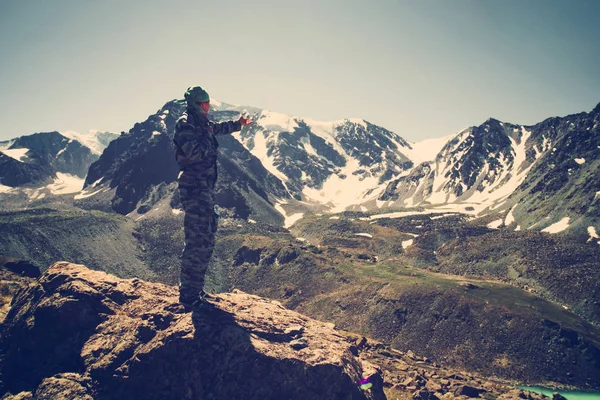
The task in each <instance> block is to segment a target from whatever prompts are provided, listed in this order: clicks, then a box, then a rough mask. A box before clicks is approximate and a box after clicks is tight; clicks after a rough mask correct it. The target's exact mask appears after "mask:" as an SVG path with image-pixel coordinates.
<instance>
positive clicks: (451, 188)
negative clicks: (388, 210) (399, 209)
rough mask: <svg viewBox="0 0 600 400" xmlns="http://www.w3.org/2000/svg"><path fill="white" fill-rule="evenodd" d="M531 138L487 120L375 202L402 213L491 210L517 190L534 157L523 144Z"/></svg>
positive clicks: (518, 129) (395, 183) (523, 130)
mask: <svg viewBox="0 0 600 400" xmlns="http://www.w3.org/2000/svg"><path fill="white" fill-rule="evenodd" d="M530 135H531V131H529V130H528V128H527V127H524V126H517V125H512V124H507V123H503V122H500V121H498V120H495V119H492V118H490V119H488V120H487V121H486V122H484V123H483V124H482V125H480V126H477V127H471V128H468V129H465V130H463V131H461V132H459V133H457V134H456V135H454V136H453V137H451V138H450V140H449V141H448V142H447V143H446V145H445V146H444V147H443V148H442V149H441V151H440V152H439V153H438V155H437V156H436V157H435V159H434V160H433V161H431V162H425V163H423V164H421V165H419V166H418V167H417V168H415V169H413V170H412V171H411V172H410V173H409V174H408V175H406V176H403V177H400V178H398V179H396V180H394V181H392V182H390V184H389V185H388V187H387V188H386V190H385V192H384V194H383V195H382V196H381V197H380V200H386V201H389V200H394V201H398V203H397V204H396V205H400V206H405V207H412V206H418V205H440V204H448V203H461V204H468V205H470V206H471V207H474V208H475V209H476V210H477V211H481V210H482V209H484V208H486V207H488V206H489V207H494V206H495V205H496V204H497V203H498V202H499V201H502V200H505V199H506V197H507V196H509V195H510V194H511V193H512V192H513V191H514V190H515V189H516V188H517V187H518V186H519V184H520V183H521V182H522V181H523V179H524V178H525V177H526V175H527V172H528V170H529V167H530V166H531V164H532V163H533V162H534V161H535V160H536V155H538V156H539V154H538V153H537V152H536V150H535V149H534V147H533V146H532V145H531V143H528V142H527V140H528V139H529V137H530ZM528 155H529V156H528Z"/></svg>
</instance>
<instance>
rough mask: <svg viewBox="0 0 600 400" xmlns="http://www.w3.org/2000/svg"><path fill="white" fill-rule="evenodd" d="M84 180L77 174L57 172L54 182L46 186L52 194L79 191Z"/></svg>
mask: <svg viewBox="0 0 600 400" xmlns="http://www.w3.org/2000/svg"><path fill="white" fill-rule="evenodd" d="M84 182H85V181H84V180H83V179H81V178H79V177H77V176H74V175H70V174H63V173H62V172H57V173H56V179H55V180H54V182H53V183H51V184H49V185H48V186H46V187H47V188H48V189H49V190H50V192H52V194H67V193H77V192H79V191H81V188H82V187H83V183H84Z"/></svg>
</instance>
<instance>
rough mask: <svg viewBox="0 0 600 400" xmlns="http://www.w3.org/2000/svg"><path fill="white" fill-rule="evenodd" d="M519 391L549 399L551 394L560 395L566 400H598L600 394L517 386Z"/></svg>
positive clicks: (599, 399)
mask: <svg viewBox="0 0 600 400" xmlns="http://www.w3.org/2000/svg"><path fill="white" fill-rule="evenodd" d="M519 389H523V390H529V391H531V392H535V393H540V394H545V395H546V396H548V397H550V398H552V393H560V394H562V395H563V396H565V397H566V398H567V399H568V400H600V393H597V392H596V393H591V392H570V391H567V390H552V389H548V388H545V387H540V386H519Z"/></svg>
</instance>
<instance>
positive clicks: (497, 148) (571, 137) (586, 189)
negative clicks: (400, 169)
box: [379, 105, 600, 237]
mask: <svg viewBox="0 0 600 400" xmlns="http://www.w3.org/2000/svg"><path fill="white" fill-rule="evenodd" d="M599 118H600V105H599V106H597V107H596V108H595V109H594V110H593V111H592V112H590V113H580V114H575V115H569V116H566V117H563V118H558V117H554V118H549V119H547V120H545V121H543V122H540V123H538V124H536V125H532V126H520V125H514V124H510V123H504V122H500V121H498V120H495V119H492V118H490V119H488V120H487V121H485V122H484V123H483V124H482V125H480V126H477V127H471V128H468V129H465V130H463V131H461V132H459V133H457V134H456V135H454V136H453V137H451V138H450V140H449V141H448V143H447V144H446V145H445V146H444V147H443V148H442V150H441V151H440V153H439V154H438V155H437V157H436V158H435V160H433V161H431V162H425V163H422V164H420V165H417V166H416V167H415V168H414V169H412V170H411V171H410V172H409V173H408V174H406V175H404V176H401V177H399V178H397V179H395V180H392V181H391V182H390V183H389V184H388V186H387V188H386V189H385V191H384V193H383V194H382V195H381V196H380V198H379V200H380V201H386V202H387V203H384V204H385V205H386V206H392V207H396V208H398V207H414V206H420V207H427V208H433V209H437V210H439V211H459V212H466V213H469V214H472V215H483V214H493V213H506V212H507V211H509V209H510V211H509V212H508V214H507V215H506V217H505V218H503V219H502V220H499V221H498V223H497V224H495V226H496V227H498V226H501V225H511V224H512V225H513V226H514V228H515V229H517V230H520V229H526V228H529V227H536V228H539V229H544V228H546V227H548V226H551V225H552V224H554V223H557V222H560V224H558V225H560V226H558V225H557V226H555V227H554V228H550V230H549V231H552V232H558V231H561V230H565V229H566V228H567V227H569V226H571V227H574V225H575V224H574V222H575V221H577V224H579V225H581V226H580V227H579V228H580V229H579V230H580V231H583V230H585V229H587V230H590V231H591V229H590V228H593V225H594V224H597V223H598V222H600V221H599V220H598V216H599V215H598V213H599V211H598V200H599V199H600V192H598V191H597V189H599V188H600V177H599V176H598V167H599V166H600V157H599V156H600V129H599V124H600V123H599ZM515 218H516V219H515ZM594 235H595V229H594V230H593V233H590V237H593V236H594ZM595 236H597V235H595Z"/></svg>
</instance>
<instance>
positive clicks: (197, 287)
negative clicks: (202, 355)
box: [173, 86, 252, 310]
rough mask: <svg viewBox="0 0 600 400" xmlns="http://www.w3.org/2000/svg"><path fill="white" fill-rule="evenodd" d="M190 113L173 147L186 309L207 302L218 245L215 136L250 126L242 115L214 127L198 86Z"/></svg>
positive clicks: (188, 94) (181, 289)
mask: <svg viewBox="0 0 600 400" xmlns="http://www.w3.org/2000/svg"><path fill="white" fill-rule="evenodd" d="M185 100H186V102H187V111H186V112H185V113H184V114H183V115H182V116H181V118H179V120H178V121H177V124H176V125H175V135H174V137H173V143H174V145H175V157H176V160H177V163H178V164H179V169H180V170H181V173H180V174H179V196H180V198H181V205H182V206H183V210H184V212H185V216H184V220H183V225H184V231H185V248H184V250H183V255H182V259H181V277H180V284H179V301H180V302H181V303H182V304H183V305H184V307H185V308H186V309H188V310H190V309H194V308H195V307H198V306H200V305H201V304H203V303H205V301H206V293H205V292H204V289H203V287H204V274H205V272H206V268H207V267H208V263H209V261H210V257H211V255H212V252H213V248H214V246H215V232H216V231H217V215H216V212H215V193H214V188H215V182H216V180H217V148H218V147H219V144H218V143H217V140H216V139H215V136H216V135H227V134H230V133H233V132H237V131H239V130H241V129H242V126H246V125H248V124H251V123H252V121H251V120H250V119H248V118H244V117H243V116H240V119H239V120H237V121H227V122H222V123H214V122H211V121H209V120H208V118H207V115H208V111H209V109H210V97H209V96H208V93H207V92H206V91H205V90H204V89H202V88H201V87H200V86H196V87H191V88H189V89H188V90H187V91H186V92H185Z"/></svg>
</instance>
